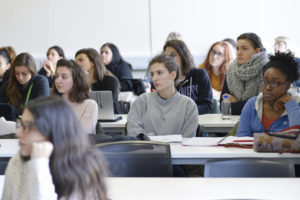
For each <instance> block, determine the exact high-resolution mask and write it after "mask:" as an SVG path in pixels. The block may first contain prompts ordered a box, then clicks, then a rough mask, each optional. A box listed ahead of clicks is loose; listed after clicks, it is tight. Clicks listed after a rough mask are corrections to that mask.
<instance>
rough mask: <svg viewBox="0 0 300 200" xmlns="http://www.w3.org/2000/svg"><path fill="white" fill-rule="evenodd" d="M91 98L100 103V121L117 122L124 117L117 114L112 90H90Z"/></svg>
mask: <svg viewBox="0 0 300 200" xmlns="http://www.w3.org/2000/svg"><path fill="white" fill-rule="evenodd" d="M89 95H90V98H91V99H94V100H95V101H96V102H97V104H98V121H100V122H115V121H118V120H120V119H122V117H121V116H115V114H114V105H113V98H112V92H111V91H90V93H89Z"/></svg>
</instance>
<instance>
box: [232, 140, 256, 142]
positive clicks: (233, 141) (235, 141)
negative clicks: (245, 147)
mask: <svg viewBox="0 0 300 200" xmlns="http://www.w3.org/2000/svg"><path fill="white" fill-rule="evenodd" d="M233 142H253V140H233Z"/></svg>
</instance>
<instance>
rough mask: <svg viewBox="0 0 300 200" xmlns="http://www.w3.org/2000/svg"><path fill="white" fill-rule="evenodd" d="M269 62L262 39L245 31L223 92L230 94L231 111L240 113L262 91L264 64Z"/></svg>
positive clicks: (238, 40)
mask: <svg viewBox="0 0 300 200" xmlns="http://www.w3.org/2000/svg"><path fill="white" fill-rule="evenodd" d="M267 62H268V55H267V52H266V51H265V48H264V47H263V45H262V42H261V39H260V37H259V36H257V35H256V34H255V33H244V34H242V35H240V36H239V37H238V38H237V51H236V59H235V60H234V61H233V63H231V64H230V66H229V68H228V70H227V72H226V78H225V81H224V85H223V89H222V92H221V98H220V104H221V103H222V101H223V96H224V95H228V99H229V101H230V102H231V113H232V114H233V115H240V114H241V111H242V109H243V107H244V105H245V103H246V102H247V100H248V99H250V98H251V97H253V96H257V95H258V94H259V93H260V92H261V84H260V81H261V79H262V69H263V66H264V65H265V64H266V63H267Z"/></svg>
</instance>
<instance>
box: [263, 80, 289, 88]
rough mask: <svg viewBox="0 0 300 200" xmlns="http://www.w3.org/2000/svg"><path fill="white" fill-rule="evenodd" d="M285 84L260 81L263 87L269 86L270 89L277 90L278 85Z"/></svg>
mask: <svg viewBox="0 0 300 200" xmlns="http://www.w3.org/2000/svg"><path fill="white" fill-rule="evenodd" d="M285 83H286V82H283V83H280V82H277V81H270V82H269V81H266V80H262V84H263V86H267V85H270V86H271V87H272V88H277V87H279V86H280V85H283V84H285Z"/></svg>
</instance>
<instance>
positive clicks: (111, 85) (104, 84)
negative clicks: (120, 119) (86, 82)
mask: <svg viewBox="0 0 300 200" xmlns="http://www.w3.org/2000/svg"><path fill="white" fill-rule="evenodd" d="M101 90H110V91H111V92H112V97H113V101H114V112H115V114H119V113H120V112H119V107H118V94H119V81H118V79H117V78H116V77H114V76H104V79H103V81H98V82H96V83H93V84H92V91H101Z"/></svg>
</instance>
